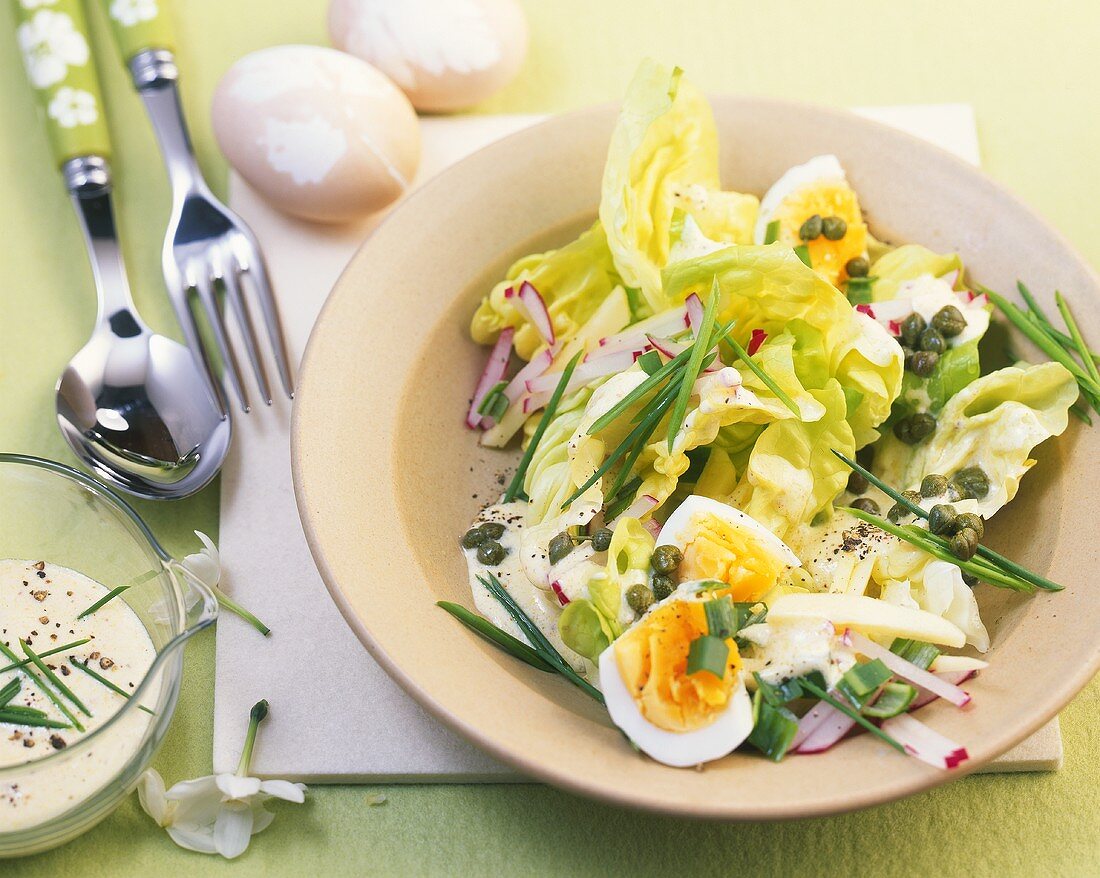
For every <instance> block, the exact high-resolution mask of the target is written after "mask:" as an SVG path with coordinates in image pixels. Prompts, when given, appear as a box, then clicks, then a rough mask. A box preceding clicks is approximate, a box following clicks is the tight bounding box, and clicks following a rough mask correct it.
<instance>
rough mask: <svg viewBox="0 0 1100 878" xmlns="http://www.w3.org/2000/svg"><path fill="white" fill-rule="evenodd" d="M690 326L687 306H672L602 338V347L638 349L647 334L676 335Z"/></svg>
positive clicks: (643, 342)
mask: <svg viewBox="0 0 1100 878" xmlns="http://www.w3.org/2000/svg"><path fill="white" fill-rule="evenodd" d="M688 326H689V324H688V319H687V308H686V307H684V306H681V307H679V308H670V309H669V310H668V311H662V312H661V313H660V314H654V315H653V316H652V317H647V318H646V319H645V320H642V321H641V322H639V323H635V324H634V325H633V326H631V327H628V328H627V329H624V330H623V331H622V332H620V333H618V334H616V335H609V336H606V337H604V338H601V339H600V347H601V348H609V349H610V350H617V349H622V348H630V349H636V348H638V347H639V346H640V345H644V344H645V340H646V334H647V333H648V334H652V335H675V334H676V333H678V332H683V331H684V330H685V329H687V328H688Z"/></svg>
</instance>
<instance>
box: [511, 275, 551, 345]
mask: <svg viewBox="0 0 1100 878" xmlns="http://www.w3.org/2000/svg"><path fill="white" fill-rule="evenodd" d="M509 289H511V288H510V287H509ZM505 295H507V294H505ZM518 299H519V302H518V304H517V303H513V304H516V305H517V310H519V309H520V308H522V310H523V311H525V312H526V317H527V319H528V320H530V321H531V324H532V325H533V326H534V327H535V331H536V332H538V334H539V335H540V336H542V340H543V341H544V342H546V343H547V344H548V345H552V344H553V343H554V341H555V335H554V321H553V320H551V319H550V309H548V308H547V307H546V301H545V300H544V299H543V298H542V295H541V294H540V293H539V291H538V290H536V289H535V287H534V285H533V284H531V283H530V282H529V281H524V282H523V283H522V284H520V287H519V294H518Z"/></svg>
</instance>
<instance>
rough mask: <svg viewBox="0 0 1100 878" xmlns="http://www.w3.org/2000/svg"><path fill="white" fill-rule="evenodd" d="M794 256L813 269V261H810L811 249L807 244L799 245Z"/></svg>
mask: <svg viewBox="0 0 1100 878" xmlns="http://www.w3.org/2000/svg"><path fill="white" fill-rule="evenodd" d="M794 255H795V256H797V257H798V258H799V259H801V260H802V264H803V265H805V266H806V267H807V268H813V267H814V266H813V261H812V260H811V259H810V248H809V247H807V246H806V245H805V244H799V245H798V246H797V247H795V248H794Z"/></svg>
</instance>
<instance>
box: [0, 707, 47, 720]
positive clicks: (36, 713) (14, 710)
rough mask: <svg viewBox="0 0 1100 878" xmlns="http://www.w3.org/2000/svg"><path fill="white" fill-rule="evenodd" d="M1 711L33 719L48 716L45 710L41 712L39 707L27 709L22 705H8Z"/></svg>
mask: <svg viewBox="0 0 1100 878" xmlns="http://www.w3.org/2000/svg"><path fill="white" fill-rule="evenodd" d="M0 710H3V711H4V713H10V714H18V715H19V716H31V717H39V718H42V717H46V716H48V714H47V713H46V711H44V710H39V709H38V708H37V707H25V706H23V705H22V704H8V705H6V706H4V707H2V708H0Z"/></svg>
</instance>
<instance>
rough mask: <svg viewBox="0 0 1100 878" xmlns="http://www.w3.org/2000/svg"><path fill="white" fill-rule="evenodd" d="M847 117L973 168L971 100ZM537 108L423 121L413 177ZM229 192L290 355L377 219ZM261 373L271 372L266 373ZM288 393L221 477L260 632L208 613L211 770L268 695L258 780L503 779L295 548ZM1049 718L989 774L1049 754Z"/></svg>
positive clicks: (227, 518)
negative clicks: (380, 654)
mask: <svg viewBox="0 0 1100 878" xmlns="http://www.w3.org/2000/svg"><path fill="white" fill-rule="evenodd" d="M858 112H860V113H862V114H864V115H866V116H869V117H872V118H875V119H878V120H880V121H882V122H885V123H886V124H890V125H894V126H895V127H898V128H902V129H904V130H907V131H909V132H910V133H913V134H916V135H917V136H920V137H924V138H925V139H927V140H930V141H932V142H933V143H936V144H938V145H940V146H942V147H944V148H945V149H949V150H951V151H952V152H955V153H956V154H958V155H959V156H961V157H962V158H964V159H966V160H968V161H970V162H972V163H974V164H977V163H978V139H977V130H976V127H975V124H974V115H973V111H972V110H971V108H970V107H969V106H967V105H963V104H944V105H934V106H929V105H925V106H910V107H880V108H865V109H861V110H859V111H858ZM541 118H542V117H539V116H464V117H454V118H439V119H424V120H422V125H423V127H422V133H423V157H422V160H421V166H420V172H419V174H418V175H417V180H416V182H417V183H421V182H423V181H424V180H426V179H428V178H429V177H432V176H434V175H435V174H436V173H438V172H439V171H440V170H442V169H443V168H445V167H446V166H447V165H449V164H452V163H453V162H455V161H457V160H458V159H460V158H462V157H463V156H465V155H468V154H469V153H471V152H473V151H474V150H476V149H478V148H480V147H481V146H484V145H485V144H488V143H491V142H492V141H494V140H497V139H499V138H500V137H503V136H504V135H506V134H510V133H511V132H513V131H516V130H518V129H520V128H523V127H525V126H527V125H530V124H532V123H534V122H536V121H538V120H539V119H541ZM229 203H230V205H231V206H232V207H233V209H234V210H236V211H238V212H239V213H240V214H241V215H242V216H243V217H244V218H245V220H246V221H247V222H248V223H249V224H250V225H251V226H252V229H253V230H254V231H255V233H256V235H257V236H258V237H259V239H260V242H261V244H262V245H263V247H264V252H265V254H266V255H267V259H268V262H269V267H270V270H271V274H272V277H273V279H274V284H275V288H276V292H277V295H278V297H279V302H280V305H281V308H282V314H283V318H284V325H285V327H286V330H287V335H288V338H287V342H288V345H289V348H290V352H291V355H292V357H293V358H294V359H295V361H297V360H300V358H301V356H302V352H303V351H304V349H305V344H306V340H307V338H308V336H309V331H310V328H311V327H312V326H313V323H314V321H315V320H316V318H317V314H318V313H319V311H320V309H321V306H322V304H323V303H324V300H325V297H326V296H327V295H328V292H329V290H330V289H331V288H332V285H333V284H334V283H335V281H336V279H337V277H338V276H339V274H340V272H341V271H342V270H343V268H344V266H345V265H346V264H347V262H348V260H349V259H350V258H351V256H352V254H353V253H354V252H355V250H356V249H357V247H358V246H359V244H360V243H361V242H362V240H363V239H364V238H365V237H366V236H367V235H368V234H369V233H370V231H371V230H372V229H373V228H374V227H375V226H377V224H378V223H379V222H380V221H381V217H372V218H370V219H369V220H366V221H364V222H362V223H358V224H355V225H352V226H345V227H339V228H332V227H326V226H318V225H312V224H309V223H304V222H299V221H297V220H293V219H289V218H287V217H285V216H283V215H281V214H279V213H278V212H276V211H275V210H273V209H272V208H270V207H269V206H268V205H267V204H266V203H265V202H263V201H262V200H261V199H260V198H259V197H258V196H257V195H256V194H255V193H254V192H253V191H251V190H250V189H249V188H248V186H247V185H245V184H244V183H242V182H241V180H240V179H239V178H237V177H235V176H233V177H231V179H230V197H229ZM271 374H274V373H271ZM289 415H290V412H289V405H288V404H287V403H286V401H285V400H276V401H275V405H274V406H273V407H272V408H270V409H267V408H266V407H263V406H260V407H257V408H255V409H254V410H253V412H252V413H251V414H250V415H247V416H238V417H237V418H236V423H235V427H236V436H235V438H234V443H233V450H232V452H231V454H230V457H229V460H228V461H227V463H226V466H225V471H224V477H223V480H222V501H221V550H222V558H223V559H224V562H225V567H226V574H225V576H226V581H225V583H224V584H225V587H226V588H227V590H228V591H229V592H230V593H231V594H232V595H233V596H234V597H235V598H237V599H238V600H240V601H241V602H242V603H243V604H244V605H245V606H247V607H249V608H250V609H252V610H253V611H254V612H255V613H256V614H257V615H259V616H260V618H262V619H263V620H264V621H265V622H266V623H267V624H268V625H269V626H270V627H271V629H272V634H271V636H270V637H269V638H266V639H265V638H261V637H260V636H259V635H258V634H257V633H256V632H255V631H254V630H253V629H251V628H250V627H248V626H247V625H245V624H244V623H243V622H241V621H240V620H239V619H237V618H235V617H233V616H228V615H226V616H224V617H223V618H222V620H221V621H220V622H219V623H218V634H217V682H216V693H215V710H214V770H215V771H218V772H221V771H232V770H233V768H234V767H235V766H236V764H237V759H238V757H239V752H240V746H241V740H242V738H243V735H244V731H245V727H246V725H247V719H248V711H249V708H250V706H251V705H252V704H253V703H254V702H256V701H257V700H258V699H260V698H267V699H269V700H270V702H271V706H272V711H271V717H270V719H269V720H268V721H267V723H266V724H265V727H264V733H263V735H262V736H261V738H260V741H259V744H258V746H257V748H256V752H255V756H254V759H253V770H254V772H255V773H257V774H259V775H266V776H276V777H281V778H288V779H294V780H302V781H307V782H310V781H312V782H315V783H316V782H326V781H330V782H348V781H367V780H390V781H406V780H408V781H432V780H434V781H448V780H456V781H458V780H461V781H477V780H492V781H503V780H515V779H519V778H517V776H516V775H514V774H513V773H511V771H510V770H509V769H507V768H505V767H504V766H502V765H500V764H499V763H497V762H496V761H495V760H493V759H491V758H489V757H488V756H486V755H485V754H483V753H482V752H481V751H479V750H477V749H476V748H475V747H473V746H472V745H470V744H468V743H466V742H465V741H464V740H462V739H460V738H459V737H458V736H457V735H455V734H454V733H452V732H451V731H449V730H448V729H446V728H444V727H443V726H442V725H440V724H439V723H437V722H436V721H434V720H433V719H431V718H430V717H429V716H428V715H427V714H426V713H425V712H424V711H423V710H422V709H421V708H420V707H419V706H418V705H417V704H416V703H415V702H414V701H413V700H412V699H411V698H409V697H408V696H407V695H405V694H404V692H403V691H402V690H401V689H400V688H399V687H398V686H397V685H396V684H395V683H393V682H392V681H391V680H390V679H389V677H388V676H387V675H386V673H385V672H384V671H382V669H381V668H380V667H379V666H378V665H377V664H376V663H375V662H374V660H373V659H371V657H370V656H369V655H368V654H367V652H366V650H365V649H364V648H363V647H362V645H361V644H360V643H359V641H358V640H357V639H356V637H355V636H354V635H353V634H352V632H351V629H350V628H348V626H347V625H346V624H345V622H344V620H343V617H342V616H341V615H340V613H339V612H338V611H337V609H336V607H335V605H334V604H333V603H332V600H331V599H330V597H329V594H328V591H327V590H326V588H325V586H324V583H323V582H322V581H321V578H320V576H319V575H318V573H317V571H316V569H315V567H314V565H313V560H312V558H311V557H310V554H309V549H308V547H307V546H306V541H305V536H304V535H303V533H302V529H301V525H300V522H299V519H298V512H297V508H296V506H295V503H294V492H293V487H292V483H291V476H290V430H289V422H290V417H289ZM1061 754H1062V745H1061V738H1060V736H1059V734H1058V727H1057V720H1054V721H1053V722H1052V723H1051V725H1049V726H1047V727H1045V728H1044V729H1043V730H1041V731H1040V733H1038V734H1037V735H1036V736H1035V737H1033V738H1031V739H1029V740H1028V741H1025V742H1024V743H1023V744H1021V745H1020V747H1018V748H1017V749H1016V750H1014V751H1012V753H1010V754H1006V756H1004V757H1002V759H1001V760H999V761H998V763H997V764H996V765H995V766H992V767H991V770H998V771H1012V770H1034V769H1040V768H1053V767H1057V765H1059V764H1060V763H1061Z"/></svg>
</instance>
